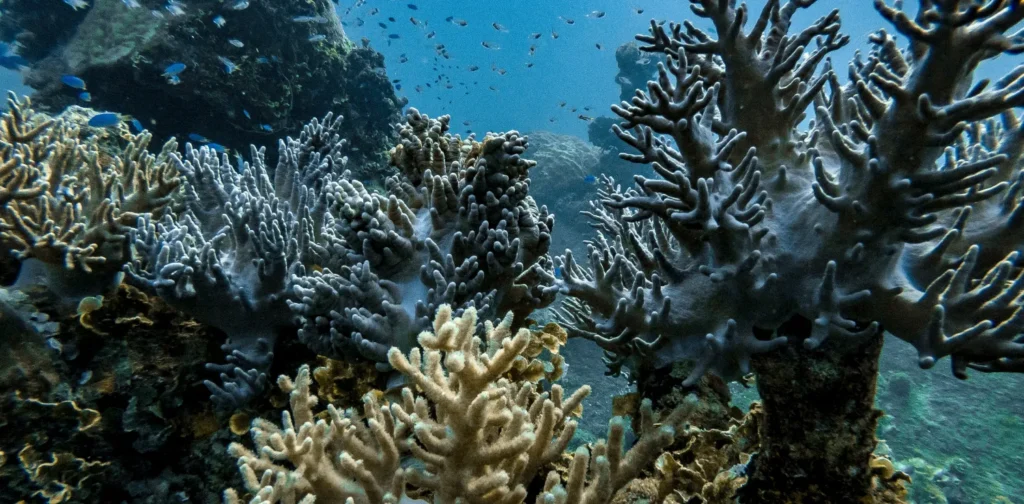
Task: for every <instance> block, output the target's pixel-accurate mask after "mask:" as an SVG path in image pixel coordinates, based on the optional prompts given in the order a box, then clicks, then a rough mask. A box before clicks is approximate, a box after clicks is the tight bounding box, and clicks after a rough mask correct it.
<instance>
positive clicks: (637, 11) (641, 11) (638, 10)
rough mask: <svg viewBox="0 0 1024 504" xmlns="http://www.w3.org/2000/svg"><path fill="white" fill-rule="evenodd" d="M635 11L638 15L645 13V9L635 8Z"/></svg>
mask: <svg viewBox="0 0 1024 504" xmlns="http://www.w3.org/2000/svg"><path fill="white" fill-rule="evenodd" d="M633 10H634V11H636V13H637V14H643V13H644V8H643V7H633Z"/></svg>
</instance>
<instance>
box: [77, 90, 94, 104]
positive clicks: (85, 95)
mask: <svg viewBox="0 0 1024 504" xmlns="http://www.w3.org/2000/svg"><path fill="white" fill-rule="evenodd" d="M78 99H79V100H82V101H84V102H86V103H88V102H91V101H92V95H91V94H89V92H88V91H82V92H81V93H78Z"/></svg>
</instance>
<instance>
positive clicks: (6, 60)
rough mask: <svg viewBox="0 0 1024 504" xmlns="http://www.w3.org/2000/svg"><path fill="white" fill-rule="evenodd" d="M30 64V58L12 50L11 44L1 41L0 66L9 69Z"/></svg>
mask: <svg viewBox="0 0 1024 504" xmlns="http://www.w3.org/2000/svg"><path fill="white" fill-rule="evenodd" d="M27 66H28V60H26V59H25V58H22V57H21V56H18V55H17V54H14V53H12V52H11V46H10V45H9V44H5V43H3V42H0V67H4V68H6V69H8V70H21V68H22V67H27Z"/></svg>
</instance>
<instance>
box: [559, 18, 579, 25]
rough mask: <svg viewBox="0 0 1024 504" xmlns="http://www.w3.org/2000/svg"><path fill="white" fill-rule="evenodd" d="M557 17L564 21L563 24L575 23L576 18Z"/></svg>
mask: <svg viewBox="0 0 1024 504" xmlns="http://www.w3.org/2000/svg"><path fill="white" fill-rule="evenodd" d="M558 19H561V20H563V21H565V24H570V25H572V24H576V20H575V19H573V18H564V17H562V16H558Z"/></svg>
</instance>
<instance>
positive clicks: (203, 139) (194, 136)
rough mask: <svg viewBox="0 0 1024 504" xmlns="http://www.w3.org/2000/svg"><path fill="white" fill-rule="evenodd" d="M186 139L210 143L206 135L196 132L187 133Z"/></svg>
mask: <svg viewBox="0 0 1024 504" xmlns="http://www.w3.org/2000/svg"><path fill="white" fill-rule="evenodd" d="M188 139H189V140H192V141H193V142H198V143H210V141H209V140H208V139H207V138H206V137H204V136H203V135H200V134H198V133H189V134H188Z"/></svg>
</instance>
